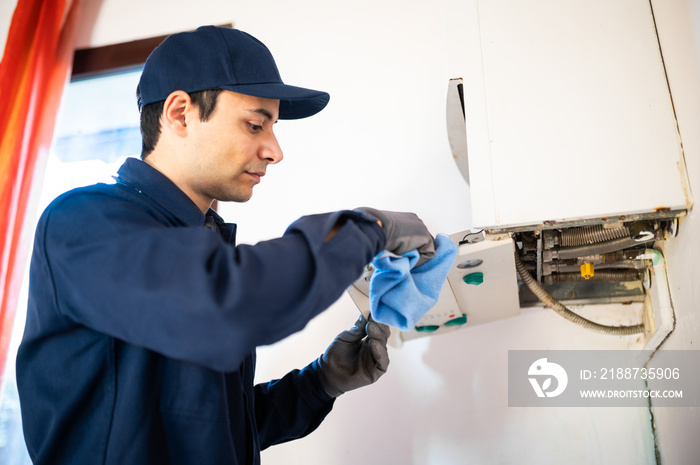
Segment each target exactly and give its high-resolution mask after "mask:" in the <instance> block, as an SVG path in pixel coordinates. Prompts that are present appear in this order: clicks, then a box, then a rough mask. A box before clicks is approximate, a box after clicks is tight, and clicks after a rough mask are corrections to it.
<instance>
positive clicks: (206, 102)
mask: <svg viewBox="0 0 700 465" xmlns="http://www.w3.org/2000/svg"><path fill="white" fill-rule="evenodd" d="M220 93H221V89H208V90H201V91H198V92H191V93H190V94H189V96H190V99H192V104H193V105H194V106H195V107H197V108H198V109H199V118H200V119H201V120H202V121H209V118H211V115H212V114H213V113H214V110H215V109H216V102H217V101H218V99H219V94H220ZM136 99H137V101H138V106H139V111H140V112H141V158H142V159H143V158H146V156H147V155H148V154H149V153H151V152H152V151H153V149H154V148H155V147H156V144H157V143H158V139H159V138H160V115H161V114H162V113H163V104H164V103H165V101H160V102H154V103H149V104H148V105H146V106H145V107H141V89H140V88H139V86H136Z"/></svg>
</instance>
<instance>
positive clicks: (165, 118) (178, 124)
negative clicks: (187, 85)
mask: <svg viewBox="0 0 700 465" xmlns="http://www.w3.org/2000/svg"><path fill="white" fill-rule="evenodd" d="M192 109H193V105H192V99H191V98H190V96H189V94H188V93H187V92H184V91H181V90H176V91H175V92H173V93H171V94H170V95H168V98H167V99H165V103H164V104H163V113H162V114H161V120H162V125H163V129H164V130H169V131H171V132H172V133H174V134H175V135H177V136H179V137H184V136H186V135H187V119H186V117H187V116H188V115H189V114H191V112H192Z"/></svg>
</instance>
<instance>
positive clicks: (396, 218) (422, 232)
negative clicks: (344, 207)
mask: <svg viewBox="0 0 700 465" xmlns="http://www.w3.org/2000/svg"><path fill="white" fill-rule="evenodd" d="M357 210H361V211H364V212H366V213H369V214H370V215H372V216H374V217H376V218H377V219H378V220H379V221H381V223H382V229H383V230H384V235H385V236H386V246H385V248H386V250H388V251H389V252H392V253H394V254H396V255H403V254H405V253H407V252H410V251H411V250H416V249H417V250H418V253H419V255H420V257H419V259H418V262H417V263H416V267H418V266H420V265H422V264H423V263H425V262H427V261H428V260H430V259H431V258H433V257H434V256H435V239H434V238H433V236H432V235H431V234H430V232H429V231H428V228H427V227H426V226H425V224H423V221H421V219H420V218H418V216H417V215H416V214H415V213H404V212H389V211H384V210H376V209H374V208H370V207H362V208H358V209H357Z"/></svg>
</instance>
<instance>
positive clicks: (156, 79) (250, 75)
mask: <svg viewBox="0 0 700 465" xmlns="http://www.w3.org/2000/svg"><path fill="white" fill-rule="evenodd" d="M139 89H140V92H141V100H140V105H141V106H145V105H148V104H149V103H154V102H160V101H162V100H165V99H166V98H168V95H170V94H171V93H172V92H175V91H176V90H182V91H185V92H197V91H200V90H207V89H224V90H230V91H233V92H238V93H240V94H246V95H251V96H254V97H262V98H271V99H278V100H279V101H280V109H279V118H280V119H298V118H306V117H307V116H311V115H315V114H316V113H318V112H319V111H321V110H323V109H324V108H325V106H326V105H327V104H328V100H329V99H330V96H329V95H328V94H327V93H326V92H321V91H317V90H312V89H305V88H303V87H296V86H289V85H287V84H285V83H283V82H282V78H281V77H280V73H279V71H278V70H277V65H276V64H275V60H274V58H273V57H272V54H271V53H270V50H268V48H267V47H266V46H265V45H264V44H263V43H262V42H260V41H259V40H258V39H256V38H255V37H253V36H251V35H250V34H247V33H245V32H243V31H239V30H238V29H229V28H224V27H215V26H202V27H200V28H198V29H197V30H196V31H193V32H182V33H178V34H173V35H171V36H169V37H168V38H167V39H165V40H164V41H163V42H162V43H161V44H160V45H159V46H158V47H156V48H155V50H153V52H151V55H150V56H149V57H148V59H147V60H146V64H145V65H144V68H143V73H142V74H141V80H140V81H139Z"/></svg>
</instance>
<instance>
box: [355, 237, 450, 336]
mask: <svg viewBox="0 0 700 465" xmlns="http://www.w3.org/2000/svg"><path fill="white" fill-rule="evenodd" d="M456 256H457V246H456V245H455V244H454V242H452V240H450V238H449V237H448V236H446V235H444V234H438V235H437V237H436V238H435V256H434V257H433V258H431V259H430V260H428V261H427V262H425V263H423V264H422V265H421V266H419V267H417V268H413V267H414V266H416V263H417V262H418V258H419V254H418V251H417V250H412V251H410V252H408V253H406V254H404V255H401V256H398V255H394V254H392V253H390V252H382V253H381V254H379V255H377V256H376V257H375V258H374V259H373V260H372V266H373V267H374V273H372V277H371V278H370V281H369V305H370V312H371V314H372V318H374V320H375V321H378V322H380V323H384V324H387V325H389V326H394V327H395V328H398V329H400V330H401V331H410V330H411V329H413V328H414V327H415V326H416V323H418V321H420V319H421V318H423V315H425V314H426V313H428V311H429V310H430V309H431V308H432V307H433V306H434V305H435V303H436V302H437V299H438V296H439V295H440V290H441V289H442V286H443V284H444V283H445V280H446V279H447V274H448V273H449V271H450V268H451V266H452V264H453V263H454V260H455V257H456Z"/></svg>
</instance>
